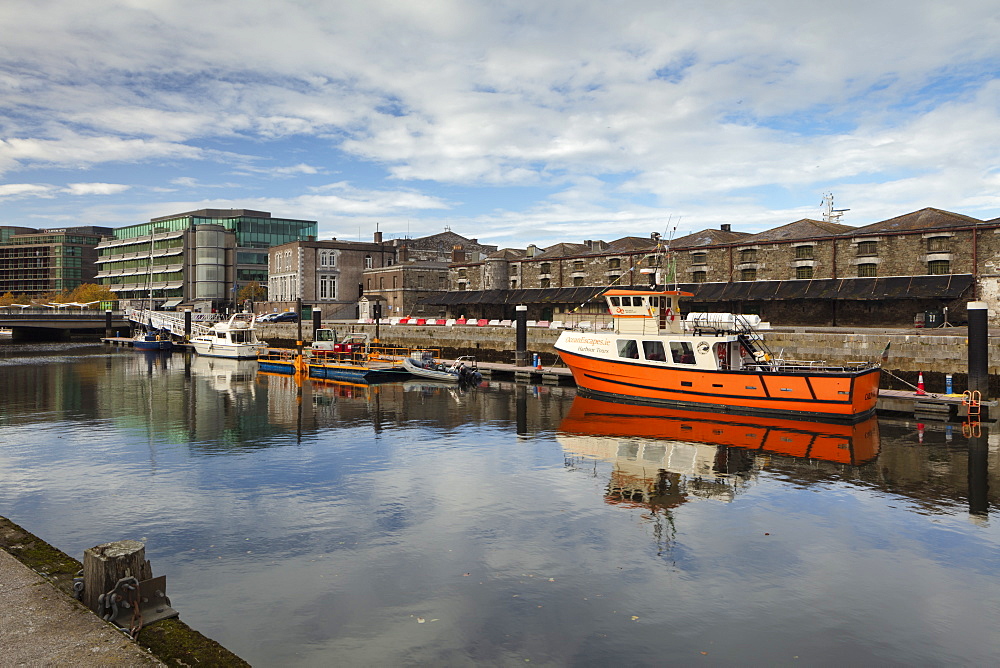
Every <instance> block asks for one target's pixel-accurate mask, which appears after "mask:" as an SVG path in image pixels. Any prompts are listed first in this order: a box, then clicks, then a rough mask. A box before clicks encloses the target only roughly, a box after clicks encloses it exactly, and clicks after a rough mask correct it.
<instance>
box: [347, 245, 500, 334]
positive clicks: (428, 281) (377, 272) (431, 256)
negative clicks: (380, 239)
mask: <svg viewBox="0 0 1000 668" xmlns="http://www.w3.org/2000/svg"><path fill="white" fill-rule="evenodd" d="M385 243H386V245H387V246H388V247H390V248H392V249H394V250H395V252H396V255H395V258H394V262H393V263H392V264H391V265H389V266H386V267H385V268H382V269H378V268H373V269H370V270H368V271H366V272H365V289H364V292H365V296H366V297H367V300H368V301H369V302H376V301H377V302H380V303H381V304H382V305H383V309H382V313H383V316H384V317H387V318H388V317H394V316H399V317H405V316H413V317H417V318H422V317H423V318H437V317H444V315H445V313H446V310H445V309H444V308H442V307H440V306H438V305H431V304H430V301H431V300H433V299H435V298H440V297H441V296H442V295H444V294H446V293H447V291H448V287H449V285H448V266H449V264H450V263H452V262H455V261H461V262H465V261H467V260H470V259H471V260H477V261H478V260H482V259H483V258H485V257H486V256H487V255H488V254H490V253H492V252H494V251H496V250H497V247H496V246H492V245H489V244H481V243H479V240H478V239H469V238H466V237H463V236H462V235H460V234H456V233H455V232H452V231H451V230H450V229H446V230H445V231H444V232H439V233H437V234H432V235H429V236H426V237H417V238H402V239H392V240H390V241H387V242H385Z"/></svg>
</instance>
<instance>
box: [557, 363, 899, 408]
mask: <svg viewBox="0 0 1000 668" xmlns="http://www.w3.org/2000/svg"><path fill="white" fill-rule="evenodd" d="M559 353H560V355H561V356H562V358H563V361H564V362H565V363H566V365H567V366H568V367H569V368H570V370H571V371H572V373H573V378H574V380H575V381H576V385H577V387H578V388H579V391H580V393H581V394H583V395H584V396H592V397H596V398H601V399H605V400H610V401H618V402H626V403H635V404H645V405H651V406H664V407H673V408H684V409H689V410H700V411H711V412H714V413H732V414H747V415H780V416H785V417H795V418H797V419H804V420H837V421H842V420H848V421H859V420H863V419H865V418H867V417H869V416H871V415H872V414H873V413H874V411H875V404H876V403H877V402H878V386H879V378H880V372H881V370H880V369H879V368H877V367H873V368H867V369H863V370H858V371H843V372H822V373H810V372H761V371H756V370H738V371H732V370H710V369H698V368H692V369H683V368H677V367H664V366H659V365H654V364H645V363H642V362H619V361H615V360H609V359H604V358H598V357H591V356H588V355H582V354H579V353H575V352H572V351H567V350H560V351H559Z"/></svg>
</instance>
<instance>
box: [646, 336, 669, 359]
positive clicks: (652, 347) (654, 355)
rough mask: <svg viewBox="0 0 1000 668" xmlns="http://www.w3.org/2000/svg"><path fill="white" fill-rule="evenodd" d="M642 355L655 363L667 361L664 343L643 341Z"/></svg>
mask: <svg viewBox="0 0 1000 668" xmlns="http://www.w3.org/2000/svg"><path fill="white" fill-rule="evenodd" d="M642 354H643V355H645V356H646V359H648V360H651V361H653V362H666V361H667V354H666V353H665V352H664V350H663V342H662V341H643V342H642Z"/></svg>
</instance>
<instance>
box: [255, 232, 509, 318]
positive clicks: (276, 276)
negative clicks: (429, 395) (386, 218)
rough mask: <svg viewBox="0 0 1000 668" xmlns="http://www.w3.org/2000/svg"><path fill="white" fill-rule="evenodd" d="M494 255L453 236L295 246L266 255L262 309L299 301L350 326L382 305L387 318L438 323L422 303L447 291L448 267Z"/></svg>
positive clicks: (488, 249)
mask: <svg viewBox="0 0 1000 668" xmlns="http://www.w3.org/2000/svg"><path fill="white" fill-rule="evenodd" d="M495 250H496V246H490V245H487V244H480V243H479V242H478V240H476V239H468V238H466V237H463V236H461V235H459V234H455V233H454V232H451V231H450V230H448V231H445V232H441V233H438V234H433V235H430V236H426V237H419V238H397V239H389V240H384V239H383V238H382V233H381V232H376V233H375V235H374V237H373V239H372V241H370V242H359V241H340V240H337V239H331V240H324V241H295V242H291V243H287V244H283V245H280V246H275V247H274V248H272V249H270V251H269V252H268V258H269V259H268V280H267V287H268V301H267V302H266V303H265V304H263V305H262V306H263V308H264V309H265V310H286V309H294V308H295V306H296V303H297V301H296V300H297V299H301V300H302V303H303V305H304V306H310V307H312V306H315V307H317V308H319V309H321V310H322V312H323V318H324V319H331V320H350V319H356V318H358V317H360V316H361V315H362V314H361V313H360V311H359V304H362V303H363V304H368V303H374V302H381V303H382V304H383V315H384V317H391V316H405V315H414V316H421V315H427V316H429V317H437V316H438V311H439V310H440V309H438V308H434V309H433V310H432V311H430V312H429V311H427V306H426V305H424V304H423V303H418V302H421V300H422V299H424V298H428V297H432V296H434V295H440V294H444V293H445V292H446V291H447V287H448V264H449V262H450V261H451V260H452V259H454V258H455V257H461V258H465V257H469V256H471V257H475V258H480V257H484V256H485V254H486V253H489V252H492V251H495ZM362 298H364V299H363V301H362Z"/></svg>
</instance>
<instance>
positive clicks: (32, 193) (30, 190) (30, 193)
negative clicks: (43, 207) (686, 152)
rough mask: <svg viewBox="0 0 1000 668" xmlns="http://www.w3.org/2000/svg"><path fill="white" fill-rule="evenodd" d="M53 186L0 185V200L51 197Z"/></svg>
mask: <svg viewBox="0 0 1000 668" xmlns="http://www.w3.org/2000/svg"><path fill="white" fill-rule="evenodd" d="M54 191H55V188H54V187H53V186H49V185H45V184H39V183H0V199H13V198H18V197H51V196H52V195H53V193H54Z"/></svg>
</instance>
